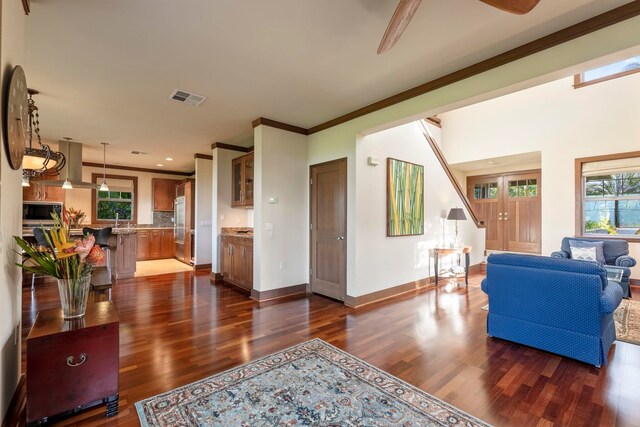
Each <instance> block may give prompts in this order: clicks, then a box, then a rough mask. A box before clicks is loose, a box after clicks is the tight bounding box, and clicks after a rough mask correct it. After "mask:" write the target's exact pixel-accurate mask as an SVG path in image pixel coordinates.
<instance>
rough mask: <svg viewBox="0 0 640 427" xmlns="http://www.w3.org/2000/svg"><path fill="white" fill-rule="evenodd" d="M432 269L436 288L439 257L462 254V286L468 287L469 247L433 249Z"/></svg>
mask: <svg viewBox="0 0 640 427" xmlns="http://www.w3.org/2000/svg"><path fill="white" fill-rule="evenodd" d="M431 251H432V252H433V267H434V270H435V271H436V286H438V259H439V258H440V255H450V254H458V255H461V254H464V284H465V286H466V287H467V288H468V287H469V254H470V253H471V246H463V247H461V248H438V247H436V248H433V249H431Z"/></svg>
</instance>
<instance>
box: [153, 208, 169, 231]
mask: <svg viewBox="0 0 640 427" xmlns="http://www.w3.org/2000/svg"><path fill="white" fill-rule="evenodd" d="M153 225H155V226H156V227H173V212H157V211H154V212H153Z"/></svg>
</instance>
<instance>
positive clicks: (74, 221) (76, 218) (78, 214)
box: [64, 206, 87, 228]
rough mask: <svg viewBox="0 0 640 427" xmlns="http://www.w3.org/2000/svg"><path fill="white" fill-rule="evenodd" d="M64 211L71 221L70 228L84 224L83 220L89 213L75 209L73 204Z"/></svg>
mask: <svg viewBox="0 0 640 427" xmlns="http://www.w3.org/2000/svg"><path fill="white" fill-rule="evenodd" d="M64 213H65V217H66V218H67V220H68V222H69V228H78V226H79V225H80V224H82V221H84V219H85V217H86V216H87V214H85V213H84V212H82V211H81V210H80V209H74V208H73V206H71V207H70V208H68V209H65V211H64Z"/></svg>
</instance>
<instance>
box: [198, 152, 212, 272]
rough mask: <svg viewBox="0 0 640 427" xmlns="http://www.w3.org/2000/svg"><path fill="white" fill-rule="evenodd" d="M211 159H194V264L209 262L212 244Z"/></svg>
mask: <svg viewBox="0 0 640 427" xmlns="http://www.w3.org/2000/svg"><path fill="white" fill-rule="evenodd" d="M212 185H213V161H212V160H209V159H196V203H195V205H196V215H195V221H196V223H195V230H196V244H195V249H196V254H195V265H202V264H211V259H212V247H213V246H212V245H213V228H212V225H213V220H212V212H213V211H212V209H213V187H212Z"/></svg>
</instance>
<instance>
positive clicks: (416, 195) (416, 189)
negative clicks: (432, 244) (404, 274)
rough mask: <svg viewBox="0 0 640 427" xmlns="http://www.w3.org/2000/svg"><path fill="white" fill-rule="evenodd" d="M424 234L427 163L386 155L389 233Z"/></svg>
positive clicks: (390, 235) (393, 235)
mask: <svg viewBox="0 0 640 427" xmlns="http://www.w3.org/2000/svg"><path fill="white" fill-rule="evenodd" d="M419 234H424V166H422V165H416V164H415V163H409V162H403V161H402V160H398V159H392V158H391V157H389V158H387V236H389V237H395V236H412V235H419Z"/></svg>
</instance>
